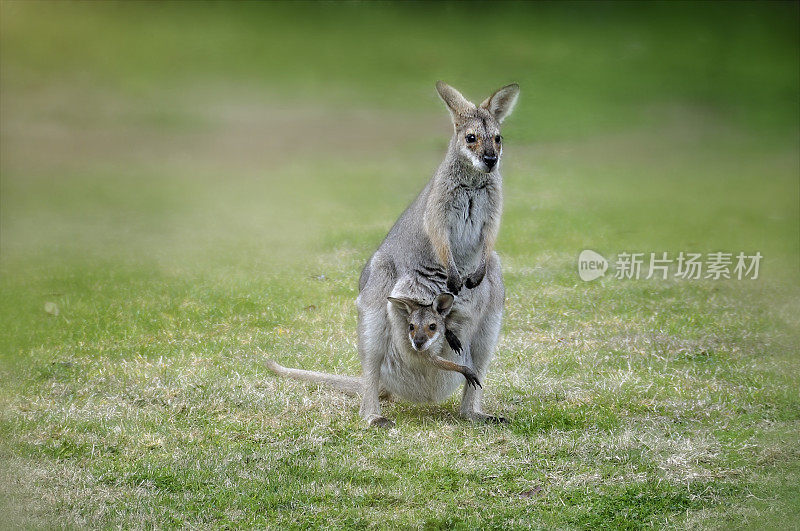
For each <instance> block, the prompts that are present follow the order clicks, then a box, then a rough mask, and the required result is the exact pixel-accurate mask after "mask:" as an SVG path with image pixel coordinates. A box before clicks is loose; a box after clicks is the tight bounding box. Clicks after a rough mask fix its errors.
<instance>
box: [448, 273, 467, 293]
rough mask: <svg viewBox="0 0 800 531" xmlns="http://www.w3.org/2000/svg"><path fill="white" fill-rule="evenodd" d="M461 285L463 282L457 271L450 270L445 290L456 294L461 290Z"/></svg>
mask: <svg viewBox="0 0 800 531" xmlns="http://www.w3.org/2000/svg"><path fill="white" fill-rule="evenodd" d="M463 285H464V282H463V281H462V280H461V275H459V274H458V273H456V272H450V273H449V274H448V275H447V291H449V292H450V293H452V294H453V295H458V292H459V291H461V287H462V286H463Z"/></svg>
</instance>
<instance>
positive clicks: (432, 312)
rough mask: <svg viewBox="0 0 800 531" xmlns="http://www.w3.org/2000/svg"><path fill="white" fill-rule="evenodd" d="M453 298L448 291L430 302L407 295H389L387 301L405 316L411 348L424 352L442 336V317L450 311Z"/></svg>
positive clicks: (443, 329)
mask: <svg viewBox="0 0 800 531" xmlns="http://www.w3.org/2000/svg"><path fill="white" fill-rule="evenodd" d="M453 300H454V299H453V296H452V295H451V294H449V293H440V294H439V295H437V296H436V298H435V299H434V300H433V303H430V304H425V303H424V302H423V301H418V300H414V299H411V298H409V297H389V302H391V303H392V304H393V305H394V306H395V307H396V308H397V309H398V310H399V311H400V313H401V314H402V315H404V316H405V317H406V321H407V325H408V340H409V341H410V342H411V348H413V349H414V350H416V351H419V352H425V351H426V350H428V349H429V348H431V347H432V346H434V345H436V344H438V343H439V342H440V341H441V339H442V337H444V331H445V328H444V318H445V317H446V316H447V314H448V313H450V309H451V308H452V307H453Z"/></svg>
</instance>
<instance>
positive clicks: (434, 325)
mask: <svg viewBox="0 0 800 531" xmlns="http://www.w3.org/2000/svg"><path fill="white" fill-rule="evenodd" d="M428 328H429V329H431V331H433V330H436V323H431V324H430V326H429V327H428Z"/></svg>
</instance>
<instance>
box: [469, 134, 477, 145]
mask: <svg viewBox="0 0 800 531" xmlns="http://www.w3.org/2000/svg"><path fill="white" fill-rule="evenodd" d="M476 140H477V138H475V135H473V134H472V133H470V134H468V135H467V143H468V144H473V143H475V141H476Z"/></svg>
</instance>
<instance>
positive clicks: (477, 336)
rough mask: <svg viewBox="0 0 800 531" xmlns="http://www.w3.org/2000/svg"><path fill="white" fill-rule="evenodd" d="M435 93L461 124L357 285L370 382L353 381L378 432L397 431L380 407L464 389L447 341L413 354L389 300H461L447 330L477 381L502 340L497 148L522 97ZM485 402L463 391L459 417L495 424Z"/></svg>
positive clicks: (441, 86)
mask: <svg viewBox="0 0 800 531" xmlns="http://www.w3.org/2000/svg"><path fill="white" fill-rule="evenodd" d="M436 88H437V91H438V92H439V94H440V96H441V97H442V100H443V101H444V102H445V104H446V105H447V107H448V110H449V111H450V114H451V117H452V121H453V127H454V134H453V137H452V138H451V140H450V144H449V147H448V150H447V153H446V154H445V157H444V160H443V161H442V163H441V164H440V166H439V168H438V169H437V171H436V173H435V174H434V176H433V178H432V179H431V180H430V181H429V182H428V184H427V185H426V186H425V188H424V189H423V190H422V192H421V193H420V194H419V196H417V198H416V199H415V200H414V202H413V203H412V204H411V205H410V206H409V207H408V208H407V209H406V210H405V212H403V214H402V215H401V216H400V218H399V219H398V220H397V222H396V223H395V224H394V226H393V227H392V228H391V230H390V231H389V233H388V235H387V236H386V238H385V239H384V241H383V243H381V245H380V247H378V250H377V251H375V253H374V254H373V255H372V257H371V258H370V260H369V261H368V262H367V264H366V266H365V267H364V270H363V271H362V273H361V277H360V279H359V295H358V298H357V300H356V303H357V306H358V350H359V357H360V359H361V368H362V376H361V378H360V379H355V380H354V381H357V382H358V386H359V387H360V389H361V390H362V391H363V397H362V403H361V410H360V412H361V415H362V417H363V418H364V419H365V420H366V421H367V422H368V423H369V424H370V425H374V426H390V425H392V422H391V421H389V420H388V419H386V418H385V417H383V416H382V415H381V410H380V402H379V398H380V397H383V396H387V397H392V398H399V399H402V400H409V401H412V402H441V401H443V400H446V399H447V398H448V397H449V396H450V395H452V394H453V393H454V392H455V391H456V390H457V389H458V387H459V386H460V385H461V384H462V383H463V382H464V380H463V379H462V377H461V375H460V374H457V372H454V371H458V369H453V368H452V366H453V365H458V364H457V363H456V361H457V359H458V354H457V353H455V352H453V350H452V349H451V348H450V347H449V346H448V345H447V344H446V342H445V341H440V343H441V346H440V347H438V346H437V348H438V353H437V352H436V351H434V350H432V352H433V354H431V356H423V355H419V354H420V353H419V352H415V351H414V350H413V349H412V348H410V347H409V342H408V338H407V332H408V331H407V326H408V324H407V320H406V318H405V316H404V315H402V312H401V310H399V309H398V307H397V305H396V304H394V303H392V302H389V301H388V300H387V299H388V297H395V298H398V299H400V298H408V299H413V300H419V301H425V300H430V301H433V299H434V298H435V297H436V296H437V295H438V294H440V293H442V292H445V291H450V292H452V293H453V294H455V295H458V297H456V299H455V302H454V304H453V306H452V308H451V309H450V312H449V314H448V315H447V322H446V326H447V329H448V330H452V331H453V332H454V333H455V334H456V335H457V336H458V337H459V339H460V340H461V343H462V348H463V351H462V355H463V356H464V358H463V359H464V361H465V363H466V366H461V365H459V366H460V367H464V368H465V369H468V370H471V371H472V372H471V374H472V375H473V376H474V378H475V380H476V381H483V380H484V378H485V376H486V372H487V370H488V367H489V363H490V361H491V359H492V356H493V355H494V349H495V346H496V344H497V339H498V336H499V333H500V325H501V322H502V313H503V305H504V301H505V287H504V285H503V279H502V275H501V270H500V260H499V257H498V256H497V253H495V252H494V242H495V239H496V237H497V232H498V229H499V225H500V216H501V213H502V203H503V197H502V178H501V176H500V171H499V166H500V164H499V159H500V157H501V154H502V145H501V143H500V142H497V139H498V138H499V136H498V135H499V134H500V123H499V122H500V120H502V119H503V118H505V116H507V115H508V114H509V112H510V111H511V107H512V106H513V104H514V103H515V102H516V98H517V94H518V92H519V87H518V86H517V85H508V86H506V87H503V88H502V89H500V90H498V91H497V92H496V93H495V94H493V95H492V96H490V97H489V98H487V100H486V101H484V102H483V103H482V104H481V105H480V106H475V105H474V104H472V103H470V102H469V101H467V100H466V99H465V98H464V97H463V96H462V95H461V94H460V93H459V92H458V91H456V90H455V89H454V88H452V87H450V86H449V85H447V84H445V83H442V82H441V81H440V82H438V83H437V84H436ZM467 135H474V140H473V141H472V142H468V140H467V139H468V138H470V137H468V136H467ZM492 156H496V157H497V164H496V165H494V166H493V167H492V166H489V165H487V163H486V162H485V161H486V160H487V157H492ZM464 279H466V282H465V281H464ZM462 286H466V288H467V289H464V290H462ZM441 335H442V338H443V336H444V333H442V334H441ZM434 356H435V358H434ZM273 363H274V362H273ZM470 366H471V369H470ZM278 367H280V366H278ZM442 369H445V370H442ZM281 370H282V371H283V372H282V374H285V375H287V376H294V377H298V378H302V379H306V380H312V381H318V382H320V383H327V384H329V385H334V386H337V387H338V388H342V387H343V386H344V387H347V385H351V384H352V382H350V381H348V382H350V383H348V384H347V385H344V384H343V383H342V381H341V380H340V378H345V377H336V378H335V381H333V380H330V378H329V376H330V375H322V373H314V376H315V377H314V378H311V377H309V376H310V374H311V373H310V371H300V372H305V373H307V374H304V375H300V374H288V373H287V372H286V371H291V370H294V371H296V369H285V368H281ZM458 372H461V371H458ZM462 374H465V376H466V375H467V374H466V373H463V372H462ZM304 376H305V377H304ZM326 378H327V380H326ZM467 378H468V381H470V377H469V376H467ZM482 395H483V390H482V388H481V387H480V385H474V384H473V385H465V386H464V391H463V396H462V399H461V406H460V409H459V412H460V414H461V415H462V416H464V417H466V418H469V419H473V420H487V419H491V418H493V417H490V416H489V415H487V414H485V413H484V412H483V410H482V407H481V397H482Z"/></svg>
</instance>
